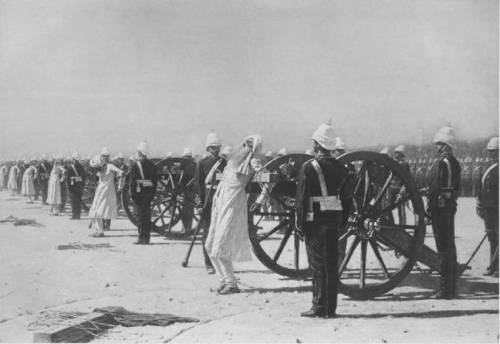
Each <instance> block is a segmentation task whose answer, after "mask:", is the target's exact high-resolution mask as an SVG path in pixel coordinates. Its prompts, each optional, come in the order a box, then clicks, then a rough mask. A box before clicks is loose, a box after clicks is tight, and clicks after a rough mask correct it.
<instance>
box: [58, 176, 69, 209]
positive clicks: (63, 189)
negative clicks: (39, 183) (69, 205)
mask: <svg viewBox="0 0 500 344" xmlns="http://www.w3.org/2000/svg"><path fill="white" fill-rule="evenodd" d="M67 198H68V188H67V187H66V183H61V205H60V206H59V211H60V212H64V208H66V200H67Z"/></svg>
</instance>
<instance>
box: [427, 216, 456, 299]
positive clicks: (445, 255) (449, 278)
mask: <svg viewBox="0 0 500 344" xmlns="http://www.w3.org/2000/svg"><path fill="white" fill-rule="evenodd" d="M455 213H456V208H435V209H432V216H431V219H432V231H433V232H434V238H435V240H436V247H437V251H438V254H439V258H440V260H441V288H442V289H443V291H444V292H445V293H446V294H448V295H450V296H454V295H455V294H456V280H457V278H458V271H457V248H456V247H455Z"/></svg>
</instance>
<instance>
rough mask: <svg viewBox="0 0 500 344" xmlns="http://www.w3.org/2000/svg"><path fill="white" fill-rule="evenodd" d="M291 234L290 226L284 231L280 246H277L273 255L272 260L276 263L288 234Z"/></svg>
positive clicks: (288, 236)
mask: <svg viewBox="0 0 500 344" xmlns="http://www.w3.org/2000/svg"><path fill="white" fill-rule="evenodd" d="M291 234H292V228H291V227H288V230H287V231H286V233H285V236H284V237H283V240H281V243H280V246H279V247H278V250H277V251H276V254H275V255H274V258H273V261H274V262H275V263H276V262H277V261H278V259H279V257H280V256H281V253H282V252H283V249H284V248H285V245H286V243H287V241H288V239H289V238H290V235H291Z"/></svg>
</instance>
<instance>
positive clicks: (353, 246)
mask: <svg viewBox="0 0 500 344" xmlns="http://www.w3.org/2000/svg"><path fill="white" fill-rule="evenodd" d="M360 241H361V239H360V238H359V237H355V238H354V240H353V242H352V243H351V246H350V247H349V249H348V250H347V253H346V255H345V256H344V259H343V260H342V263H340V266H339V277H340V276H342V273H343V272H344V270H345V268H346V266H347V263H349V260H351V257H352V254H353V253H354V250H355V249H356V247H357V246H358V244H359V242H360Z"/></svg>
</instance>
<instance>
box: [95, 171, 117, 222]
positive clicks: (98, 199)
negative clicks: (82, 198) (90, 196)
mask: <svg viewBox="0 0 500 344" xmlns="http://www.w3.org/2000/svg"><path fill="white" fill-rule="evenodd" d="M122 173H123V172H122V170H120V169H119V168H118V167H116V166H115V165H113V164H106V167H105V168H104V171H100V172H98V173H97V175H98V176H99V184H97V188H96V190H95V195H94V200H93V201H92V206H91V207H90V211H89V218H91V219H114V218H117V217H118V205H117V201H116V198H117V197H116V187H115V176H116V175H118V176H121V175H122Z"/></svg>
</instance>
